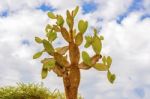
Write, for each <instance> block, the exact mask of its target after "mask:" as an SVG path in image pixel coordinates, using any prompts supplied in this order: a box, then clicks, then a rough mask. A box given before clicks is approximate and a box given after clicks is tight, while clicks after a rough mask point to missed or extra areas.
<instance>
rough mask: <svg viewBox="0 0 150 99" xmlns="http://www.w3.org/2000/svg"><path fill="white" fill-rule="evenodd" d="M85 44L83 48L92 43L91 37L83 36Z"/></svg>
mask: <svg viewBox="0 0 150 99" xmlns="http://www.w3.org/2000/svg"><path fill="white" fill-rule="evenodd" d="M85 40H86V44H85V45H84V47H85V48H88V47H89V46H90V45H91V44H92V37H91V36H85Z"/></svg>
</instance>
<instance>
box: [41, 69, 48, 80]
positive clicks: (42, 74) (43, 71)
mask: <svg viewBox="0 0 150 99" xmlns="http://www.w3.org/2000/svg"><path fill="white" fill-rule="evenodd" d="M47 75H48V69H44V68H42V72H41V76H42V79H45V78H46V77H47Z"/></svg>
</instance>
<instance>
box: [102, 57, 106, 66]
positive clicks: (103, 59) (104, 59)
mask: <svg viewBox="0 0 150 99" xmlns="http://www.w3.org/2000/svg"><path fill="white" fill-rule="evenodd" d="M102 61H103V64H105V65H106V62H107V59H106V57H105V56H103V58H102Z"/></svg>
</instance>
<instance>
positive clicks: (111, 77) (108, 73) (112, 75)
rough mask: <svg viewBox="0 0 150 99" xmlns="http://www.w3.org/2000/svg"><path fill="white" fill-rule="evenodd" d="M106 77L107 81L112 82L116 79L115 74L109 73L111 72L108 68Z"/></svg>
mask: <svg viewBox="0 0 150 99" xmlns="http://www.w3.org/2000/svg"><path fill="white" fill-rule="evenodd" d="M107 78H108V80H109V82H110V83H112V84H113V83H114V81H115V79H116V76H115V74H111V72H110V71H109V70H108V72H107Z"/></svg>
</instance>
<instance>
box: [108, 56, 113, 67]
mask: <svg viewBox="0 0 150 99" xmlns="http://www.w3.org/2000/svg"><path fill="white" fill-rule="evenodd" d="M111 63H112V59H111V57H110V56H108V57H107V65H108V66H109V67H110V65H111Z"/></svg>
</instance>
